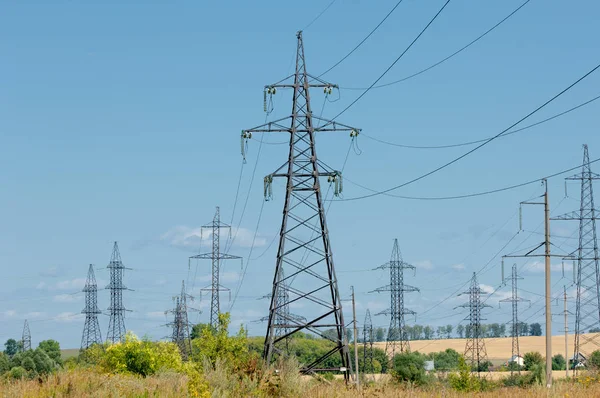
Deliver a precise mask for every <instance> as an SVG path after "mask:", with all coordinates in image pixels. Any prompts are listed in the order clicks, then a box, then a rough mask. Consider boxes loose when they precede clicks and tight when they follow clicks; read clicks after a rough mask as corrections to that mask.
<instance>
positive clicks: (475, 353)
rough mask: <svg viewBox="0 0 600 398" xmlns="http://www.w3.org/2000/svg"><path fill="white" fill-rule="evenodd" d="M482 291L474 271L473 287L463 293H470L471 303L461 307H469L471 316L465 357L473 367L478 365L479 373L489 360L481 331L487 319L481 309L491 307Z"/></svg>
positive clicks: (469, 317)
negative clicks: (482, 298)
mask: <svg viewBox="0 0 600 398" xmlns="http://www.w3.org/2000/svg"><path fill="white" fill-rule="evenodd" d="M481 293H482V292H481V288H480V287H479V283H477V274H476V273H475V272H473V277H472V278H471V287H470V288H469V290H468V291H466V292H463V293H461V294H468V295H469V303H468V304H463V305H460V306H459V307H463V308H469V316H468V317H467V318H465V319H466V320H468V321H469V326H468V327H467V331H466V334H467V344H466V345H465V355H464V357H465V359H466V360H467V361H468V362H469V363H470V364H471V369H473V368H474V367H475V366H476V367H477V373H479V372H480V371H481V365H482V364H483V363H485V362H487V352H486V349H485V341H484V339H483V334H482V333H481V321H483V320H485V319H484V318H482V317H481V310H482V309H483V308H486V307H491V306H489V305H487V304H484V303H482V302H481ZM457 308H458V307H457Z"/></svg>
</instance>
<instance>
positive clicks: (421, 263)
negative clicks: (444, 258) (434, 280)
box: [415, 260, 433, 270]
mask: <svg viewBox="0 0 600 398" xmlns="http://www.w3.org/2000/svg"><path fill="white" fill-rule="evenodd" d="M415 266H416V267H417V268H421V269H426V270H430V269H433V263H432V262H431V261H430V260H423V261H417V262H416V263H415Z"/></svg>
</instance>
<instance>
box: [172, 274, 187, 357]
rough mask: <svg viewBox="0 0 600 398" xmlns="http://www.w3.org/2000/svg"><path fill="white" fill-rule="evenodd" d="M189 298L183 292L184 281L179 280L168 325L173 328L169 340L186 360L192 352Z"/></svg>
mask: <svg viewBox="0 0 600 398" xmlns="http://www.w3.org/2000/svg"><path fill="white" fill-rule="evenodd" d="M188 298H191V296H189V295H188V294H186V292H185V281H181V295H180V296H179V297H177V298H176V304H175V309H174V310H173V311H172V312H173V314H174V319H173V322H172V323H170V324H169V325H168V326H171V327H172V328H173V333H172V335H171V341H172V342H173V343H175V344H177V347H179V352H180V353H181V358H182V359H183V360H184V361H187V360H188V359H189V357H190V355H191V354H192V343H191V339H190V323H189V322H188V306H187V299H188Z"/></svg>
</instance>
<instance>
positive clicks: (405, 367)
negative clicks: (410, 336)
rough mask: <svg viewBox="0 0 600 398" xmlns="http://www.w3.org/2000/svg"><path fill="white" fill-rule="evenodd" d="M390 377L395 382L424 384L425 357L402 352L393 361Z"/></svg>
mask: <svg viewBox="0 0 600 398" xmlns="http://www.w3.org/2000/svg"><path fill="white" fill-rule="evenodd" d="M392 377H393V378H394V379H396V380H397V381H404V382H406V381H408V382H412V383H416V384H424V383H425V356H423V355H422V354H420V353H418V352H402V353H400V354H396V355H395V356H394V359H393V369H392Z"/></svg>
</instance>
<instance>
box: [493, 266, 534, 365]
mask: <svg viewBox="0 0 600 398" xmlns="http://www.w3.org/2000/svg"><path fill="white" fill-rule="evenodd" d="M518 279H523V278H521V277H520V276H517V264H513V266H512V274H511V277H510V280H511V288H512V295H511V297H510V298H506V299H504V300H500V303H512V357H511V360H512V361H515V362H516V363H517V372H518V373H519V374H521V367H520V365H521V364H520V363H519V358H520V356H521V352H520V350H519V309H518V305H519V303H520V302H525V301H529V300H527V299H523V298H520V297H519V292H518V290H517V280H518ZM503 282H504V281H503ZM513 373H514V367H513V366H511V368H510V374H511V375H512V374H513Z"/></svg>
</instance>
